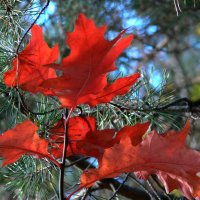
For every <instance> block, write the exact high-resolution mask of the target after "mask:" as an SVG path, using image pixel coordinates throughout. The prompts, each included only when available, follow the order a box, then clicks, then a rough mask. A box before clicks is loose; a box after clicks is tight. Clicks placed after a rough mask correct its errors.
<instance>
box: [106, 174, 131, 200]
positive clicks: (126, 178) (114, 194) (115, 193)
mask: <svg viewBox="0 0 200 200" xmlns="http://www.w3.org/2000/svg"><path fill="white" fill-rule="evenodd" d="M129 176H130V173H128V174H127V175H126V177H125V179H124V180H123V182H122V183H121V184H120V185H119V187H118V188H117V189H116V190H115V192H114V193H113V195H112V197H110V199H109V200H112V199H113V198H114V197H115V196H116V195H117V193H118V192H119V190H120V188H121V187H122V186H123V185H124V184H125V182H126V181H127V180H128V177H129Z"/></svg>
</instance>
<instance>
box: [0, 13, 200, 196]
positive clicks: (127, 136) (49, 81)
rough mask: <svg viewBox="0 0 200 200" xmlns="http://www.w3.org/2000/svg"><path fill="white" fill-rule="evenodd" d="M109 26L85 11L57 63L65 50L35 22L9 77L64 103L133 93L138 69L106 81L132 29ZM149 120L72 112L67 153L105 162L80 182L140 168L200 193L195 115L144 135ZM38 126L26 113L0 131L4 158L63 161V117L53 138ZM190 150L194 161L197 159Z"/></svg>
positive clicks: (8, 80) (101, 100)
mask: <svg viewBox="0 0 200 200" xmlns="http://www.w3.org/2000/svg"><path fill="white" fill-rule="evenodd" d="M105 29H106V27H105V26H103V27H100V28H98V27H96V26H95V24H94V22H93V20H91V19H87V18H86V17H85V16H84V15H83V14H80V15H79V17H78V19H77V21H76V25H75V30H74V32H71V33H68V34H67V45H68V46H69V47H70V49H71V53H70V55H69V56H67V57H66V58H64V59H63V60H62V62H61V64H55V61H56V60H57V58H58V56H59V51H58V46H57V45H56V46H54V47H53V48H52V49H51V48H49V47H48V46H47V44H46V43H45V41H44V40H43V36H42V30H41V28H40V27H38V26H36V25H35V26H33V28H32V37H31V39H30V42H29V44H28V45H27V47H26V48H25V49H24V50H23V51H22V52H21V53H20V54H19V55H18V56H17V57H16V58H15V59H14V60H13V63H12V64H13V68H12V69H11V70H10V71H8V72H6V73H5V74H4V82H5V84H6V85H8V86H10V87H15V86H17V87H20V88H21V89H23V90H26V91H28V92H32V93H38V92H40V93H42V94H44V95H53V96H56V97H58V99H59V100H60V102H61V104H62V106H63V107H67V108H72V109H73V108H74V107H76V106H77V105H78V104H81V103H86V104H89V105H91V106H95V105H96V104H99V103H106V102H109V101H110V100H112V98H114V97H115V96H116V95H123V94H125V93H127V92H128V91H129V89H130V87H131V86H132V85H133V84H134V83H135V82H136V80H137V78H138V77H139V73H136V74H133V75H131V76H129V77H124V78H119V79H117V80H116V81H115V82H114V83H112V84H109V83H108V82H107V78H106V76H107V74H108V72H110V71H112V70H115V65H114V62H115V60H116V58H117V57H118V56H119V55H120V53H121V52H122V51H123V50H124V49H125V48H126V47H128V46H129V44H130V43H131V41H132V39H133V37H132V36H127V37H124V38H122V35H123V33H124V31H123V32H121V33H120V34H119V35H118V36H117V37H116V38H115V39H113V40H111V41H108V40H105V39H104V33H105ZM55 70H61V71H62V75H61V76H57V75H56V71H55ZM148 127H149V123H144V124H136V125H135V126H125V127H124V128H122V129H121V130H120V131H119V132H118V133H116V130H114V129H105V130H97V129H96V120H95V118H93V117H73V118H70V119H69V121H68V131H67V132H68V133H67V137H68V141H69V145H68V146H67V149H66V152H67V156H71V155H86V156H92V157H96V158H97V160H98V162H99V167H98V168H97V169H89V170H88V171H85V172H84V173H83V174H82V176H81V185H80V188H78V190H80V189H81V188H83V187H90V186H92V185H93V184H94V182H96V181H97V180H100V179H103V178H111V177H116V176H118V175H120V174H121V173H127V172H135V173H136V174H137V175H138V177H140V178H144V179H146V178H148V177H149V175H151V174H156V175H157V176H158V178H159V179H160V181H161V182H162V183H163V185H164V187H165V189H166V191H167V192H171V191H172V190H173V189H176V188H178V189H180V190H181V191H182V192H183V194H184V195H185V196H186V197H187V198H189V199H192V197H198V196H200V178H199V177H198V172H199V170H200V168H199V166H200V153H199V152H197V151H195V150H191V149H189V148H188V147H187V146H186V145H185V141H186V137H187V134H188V132H189V128H190V126H189V122H187V123H186V125H185V127H184V128H183V130H181V131H180V132H175V131H169V132H168V133H165V134H162V135H159V134H158V133H157V132H156V131H152V132H151V133H150V134H149V135H148V136H146V137H145V138H144V139H143V137H144V134H145V133H146V131H147V129H148ZM37 129H38V127H37V126H36V125H35V124H34V123H32V122H31V121H29V120H27V121H24V122H23V123H21V124H18V125H16V127H15V128H13V129H11V130H8V131H7V132H5V133H4V134H2V135H0V156H1V157H3V158H4V163H3V165H4V166H5V165H8V164H12V163H13V162H15V161H17V160H18V159H19V158H20V157H21V156H22V155H24V154H28V155H34V156H36V157H37V158H44V157H45V158H48V159H49V160H50V161H52V162H54V163H55V164H56V165H57V166H58V167H60V165H59V163H58V162H57V161H56V160H57V159H59V158H61V157H62V149H63V136H64V123H63V120H62V119H61V120H60V121H58V122H57V123H56V124H55V126H54V127H53V128H52V129H51V130H50V133H51V134H50V135H49V138H48V140H46V139H42V138H40V137H39V136H38V135H37ZM49 145H50V146H51V149H50V150H49V152H48V147H49ZM191 158H192V159H193V160H195V162H191V161H190V160H191ZM115 163H118V164H115ZM69 198H70V197H69Z"/></svg>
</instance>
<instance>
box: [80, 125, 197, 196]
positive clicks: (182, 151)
mask: <svg viewBox="0 0 200 200" xmlns="http://www.w3.org/2000/svg"><path fill="white" fill-rule="evenodd" d="M132 129H133V132H134V126H133V127H132ZM189 129H190V125H189V122H187V123H186V125H185V127H184V128H183V130H181V131H179V132H175V131H169V132H167V133H165V134H162V135H159V134H158V133H157V132H156V131H155V130H154V131H153V132H152V133H151V134H149V135H148V136H147V137H146V138H145V139H144V140H143V141H142V142H141V143H139V144H137V145H135V146H134V145H133V143H132V138H131V137H132V136H133V134H131V135H132V136H131V137H130V135H129V134H128V135H127V136H126V137H122V138H121V140H120V142H119V144H115V145H114V146H113V147H112V148H108V149H105V151H104V154H103V157H102V158H101V160H100V162H99V164H100V166H99V168H98V169H89V170H88V171H85V172H84V173H83V174H82V177H81V186H80V188H83V187H90V186H92V185H93V184H94V182H95V181H97V180H100V179H103V178H112V177H116V176H119V175H120V174H121V173H128V172H142V171H143V172H144V174H145V176H146V178H147V177H148V175H151V174H157V175H158V178H159V179H160V180H161V181H162V183H163V185H164V187H165V188H166V191H167V192H171V191H172V190H173V189H180V190H181V191H182V193H183V195H184V196H186V197H187V198H188V199H192V197H199V196H200V177H199V176H198V172H199V171H200V167H199V166H200V152H198V151H195V150H192V149H190V148H189V147H187V146H186V145H185V141H186V137H187V135H188V132H189ZM124 131H126V129H124ZM191 160H195V162H191ZM80 188H79V189H80Z"/></svg>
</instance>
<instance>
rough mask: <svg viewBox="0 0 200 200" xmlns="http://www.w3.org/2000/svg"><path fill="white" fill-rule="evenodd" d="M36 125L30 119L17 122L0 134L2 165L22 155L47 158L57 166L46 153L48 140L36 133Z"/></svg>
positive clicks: (14, 160)
mask: <svg viewBox="0 0 200 200" xmlns="http://www.w3.org/2000/svg"><path fill="white" fill-rule="evenodd" d="M37 130H38V127H37V126H36V125H35V124H34V123H32V122H31V121H30V120H26V121H24V122H22V123H21V124H17V125H16V126H15V127H14V128H13V129H10V130H8V131H6V132H5V133H3V134H2V135H0V156H1V157H3V158H4V161H3V166H6V165H8V164H12V163H14V162H16V161H17V160H18V159H19V158H20V157H21V156H22V155H24V154H26V155H33V156H35V157H36V158H48V159H49V160H50V161H52V162H53V163H54V164H56V165H57V166H59V163H58V162H57V161H55V160H54V159H53V158H52V156H51V155H50V154H49V153H48V141H47V140H45V139H42V138H40V137H39V136H38V135H37Z"/></svg>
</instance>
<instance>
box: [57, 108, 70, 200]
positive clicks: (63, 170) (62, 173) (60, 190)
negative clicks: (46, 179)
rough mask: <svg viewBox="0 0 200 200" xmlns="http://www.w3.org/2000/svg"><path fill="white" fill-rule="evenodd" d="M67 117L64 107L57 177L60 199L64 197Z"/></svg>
mask: <svg viewBox="0 0 200 200" xmlns="http://www.w3.org/2000/svg"><path fill="white" fill-rule="evenodd" d="M68 119H69V113H68V110H67V109H66V108H65V109H64V110H63V120H64V144H63V155H62V162H61V167H60V179H59V194H60V200H63V199H64V175H65V158H66V155H67V151H66V148H67V145H68V137H67V129H68V127H67V126H68V123H67V122H68Z"/></svg>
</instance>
